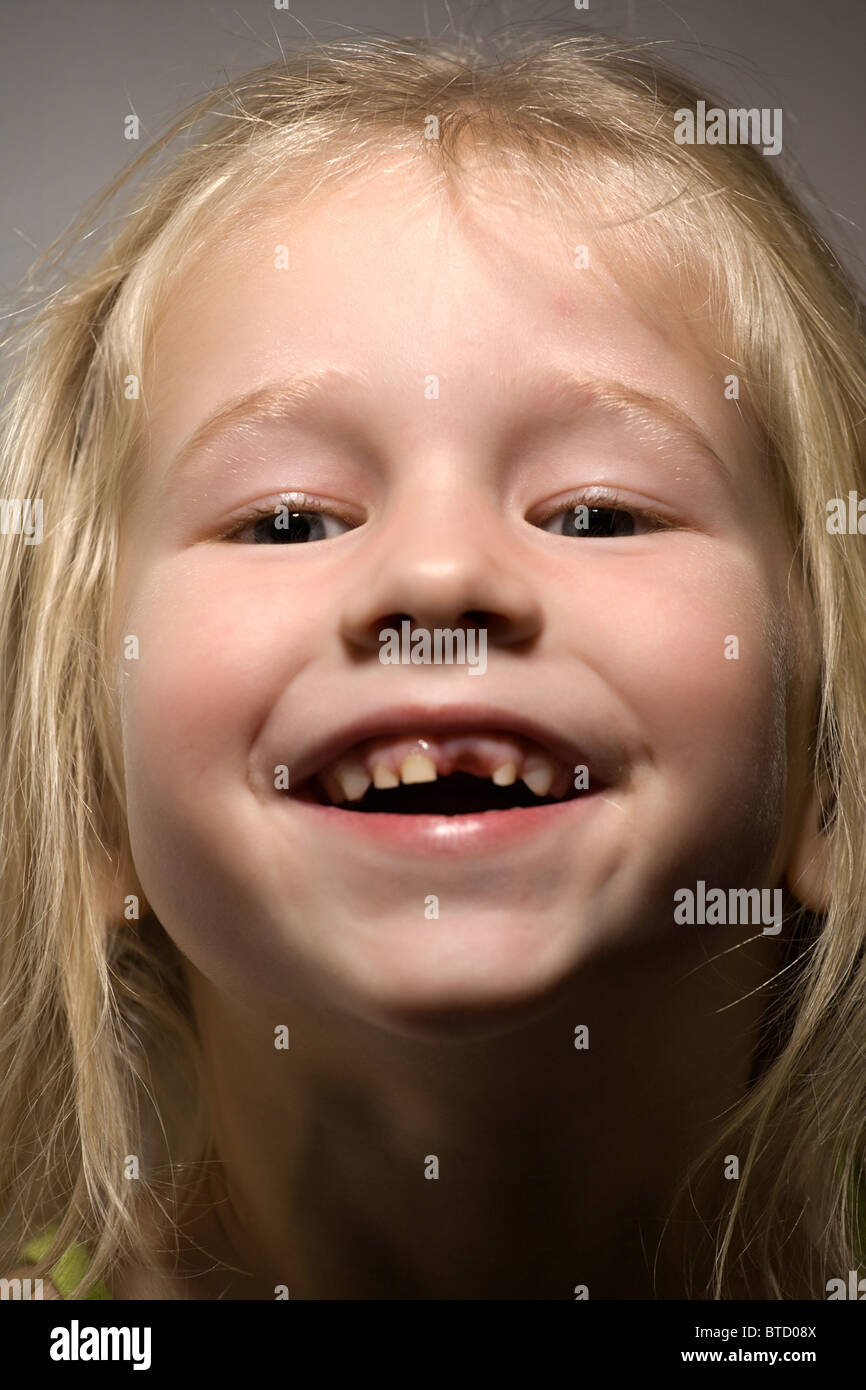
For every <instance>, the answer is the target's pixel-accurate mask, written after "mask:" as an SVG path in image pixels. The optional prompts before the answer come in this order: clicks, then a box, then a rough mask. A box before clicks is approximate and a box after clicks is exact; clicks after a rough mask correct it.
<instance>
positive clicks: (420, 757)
mask: <svg viewBox="0 0 866 1390" xmlns="http://www.w3.org/2000/svg"><path fill="white" fill-rule="evenodd" d="M452 772H468V773H470V774H472V775H473V776H476V777H488V778H490V780H491V781H493V782H494V783H495V785H496V786H499V787H508V786H511V785H512V784H513V783H514V782H516V781H517V779H518V777H519V778H521V780H522V781H523V782H524V783H525V784H526V786H527V787H529V789H530V791H531V792H533V794H534V795H535V796H537V797H539V798H541V797H546V796H556V797H563V796H565V795H566V793H567V792H568V790H569V789H570V787H571V775H570V772H569V770H568V769H566V768H562V767H560V766H559V765H558V764H557V762H556V761H555V760H554V759H553V758H552V757H551V756H550V754H549V753H547V752H546V751H545V750H543V749H541V748H540V747H539V746H538V745H537V744H534V743H533V742H532V741H531V740H529V739H522V738H521V739H519V738H517V737H516V736H513V735H494V734H490V735H483V736H475V737H473V736H470V735H454V736H451V737H446V738H443V739H437V740H435V741H434V740H432V739H430V738H425V737H421V736H416V737H409V738H402V739H401V738H390V739H371V740H368V742H367V743H366V744H364V745H362V746H360V747H359V748H357V749H355V750H353V751H352V752H351V753H349V754H344V755H343V756H342V757H340V758H338V759H336V761H335V762H333V763H331V764H330V765H329V766H328V767H327V768H324V769H323V770H322V771H321V772H320V773H319V774H318V778H319V782H320V784H321V785H322V787H323V788H324V790H325V791H326V793H327V795H328V796H329V797H330V799H331V800H332V801H334V802H340V801H360V800H361V799H362V798H363V796H364V795H365V793H366V792H367V790H368V789H369V788H370V786H373V787H376V788H377V789H378V790H383V791H384V790H388V789H390V788H393V787H398V786H401V785H403V786H413V785H417V784H419V783H422V782H435V781H438V779H439V777H447V776H450V774H451V773H452Z"/></svg>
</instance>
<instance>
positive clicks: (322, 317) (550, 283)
mask: <svg viewBox="0 0 866 1390" xmlns="http://www.w3.org/2000/svg"><path fill="white" fill-rule="evenodd" d="M500 190H501V194H502V196H497V194H498V193H499V191H500ZM566 221H567V219H566ZM580 235H581V237H582V238H583V240H582V241H580V242H578V241H577V239H576V238H574V239H570V238H569V237H568V236H567V227H564V226H563V225H562V224H561V223H558V222H557V221H556V220H555V219H554V218H552V217H550V216H548V215H546V214H545V213H544V212H543V210H540V209H539V207H538V205H537V201H536V203H533V202H532V201H531V198H530V195H529V191H528V190H526V189H525V188H523V187H522V185H521V184H520V182H519V181H517V180H515V179H508V180H502V181H501V183H500V184H499V185H498V186H497V185H496V184H495V183H493V182H492V181H491V180H490V178H489V176H488V178H487V180H486V185H485V197H484V199H483V200H482V199H480V198H471V199H464V198H455V197H454V196H453V195H452V194H451V193H449V192H444V191H443V190H442V189H441V187H437V186H435V185H434V182H433V180H432V179H431V178H430V176H429V174H428V173H426V172H425V171H423V170H420V171H419V170H417V169H414V168H399V169H396V170H395V169H393V168H389V167H388V166H387V164H386V165H385V166H384V167H382V168H379V169H375V170H374V171H372V172H368V173H366V174H365V175H363V176H361V177H356V178H353V179H351V180H349V181H348V182H347V183H344V184H341V185H340V186H338V187H332V188H326V189H323V190H320V191H319V192H317V193H316V194H315V195H314V196H313V197H311V198H306V199H305V198H303V197H299V196H297V194H293V193H292V192H290V191H286V192H285V194H284V196H280V195H279V193H278V192H275V191H274V190H271V191H270V193H269V195H268V197H267V200H266V201H265V200H262V201H261V203H260V204H258V205H256V206H252V207H251V208H250V209H249V210H248V212H247V214H246V215H245V216H244V217H243V219H242V220H239V223H238V226H237V228H236V230H234V231H231V230H227V231H225V233H220V232H218V231H217V230H216V229H214V230H213V232H212V233H211V234H210V235H209V236H206V237H205V239H204V243H203V245H202V246H201V248H200V249H199V251H198V252H197V254H196V256H195V258H194V259H192V258H190V259H188V260H187V261H186V262H185V264H184V266H183V269H182V271H181V272H180V273H179V274H178V275H177V276H176V277H175V278H174V280H173V282H172V283H171V286H170V291H169V292H167V293H165V294H164V296H163V298H162V301H161V308H160V310H159V312H158V313H157V316H156V320H155V330H154V332H153V336H152V340H151V359H150V360H151V367H150V371H149V373H148V376H147V383H146V385H147V389H146V393H145V394H146V410H147V418H148V427H149V437H150V444H151V456H152V458H153V459H155V460H157V461H161V460H167V459H168V458H169V457H170V456H171V455H172V454H173V453H176V451H177V449H178V447H179V446H180V445H182V444H183V442H184V441H185V440H186V439H187V438H188V437H189V436H190V435H191V434H192V433H193V432H194V431H195V429H196V428H197V426H199V425H200V423H201V422H202V421H203V420H204V419H205V418H207V417H208V416H209V415H210V414H212V413H213V412H214V411H215V410H216V409H217V408H218V407H219V406H220V405H222V404H224V403H226V402H229V401H231V400H233V399H236V398H237V397H239V396H240V395H243V394H245V393H248V392H250V391H253V390H255V389H256V388H258V387H261V386H263V385H265V384H267V383H268V382H270V381H276V380H278V379H285V378H288V377H290V376H291V375H292V374H294V373H297V372H299V371H302V370H303V369H305V368H306V367H308V366H309V364H311V363H314V364H316V365H317V366H321V367H327V366H335V367H337V368H338V369H340V368H346V369H353V368H358V369H360V370H361V372H362V373H363V375H364V376H365V377H366V378H371V379H372V381H373V388H372V390H371V392H370V393H368V398H367V405H368V407H369V409H370V410H379V411H380V412H387V411H390V412H392V415H393V420H394V423H395V425H396V423H397V422H398V421H403V422H405V420H406V418H407V411H411V409H412V403H413V402H417V400H418V397H419V382H421V383H422V384H423V383H424V382H426V381H427V380H429V378H431V377H436V378H438V379H439V383H440V386H444V385H445V384H447V391H448V397H447V399H448V404H449V415H450V418H451V419H452V420H453V421H454V424H455V427H456V426H457V424H458V423H459V422H460V420H461V410H462V411H463V417H462V418H463V419H464V421H465V422H466V423H467V424H468V422H469V420H470V418H471V417H473V416H474V417H475V418H476V419H477V420H480V419H481V418H482V412H481V411H480V407H481V406H482V405H483V406H484V407H485V411H484V412H483V418H484V419H485V420H487V419H489V420H493V419H494V418H495V414H496V412H497V410H500V409H505V408H506V406H507V404H508V403H509V402H511V403H515V402H519V399H520V393H521V390H522V388H523V385H524V383H528V382H530V381H531V380H532V378H533V376H534V375H536V374H537V373H538V372H539V371H540V370H542V369H543V368H544V366H545V364H551V363H557V364H560V365H570V366H573V367H574V369H575V371H576V372H577V373H578V374H583V375H595V376H604V377H612V376H613V377H617V378H621V379H624V380H626V381H627V382H628V384H630V385H631V386H634V387H635V388H636V389H639V390H645V391H647V392H649V393H650V394H655V395H659V396H662V397H665V398H667V399H669V400H671V401H673V402H675V403H677V404H678V405H680V406H681V407H682V408H683V409H685V410H686V411H687V412H688V413H689V414H690V415H691V416H692V417H693V418H694V419H695V420H696V422H697V423H698V425H699V426H700V427H701V428H702V429H704V430H705V431H706V432H713V431H715V432H716V433H717V434H720V435H721V436H722V437H723V438H724V440H725V441H726V442H727V443H728V445H730V446H731V447H735V448H742V447H744V446H745V445H746V443H747V442H748V443H751V444H754V440H755V431H754V426H753V422H751V421H750V420H749V419H748V417H747V416H745V415H744V413H743V411H742V410H741V409H740V408H739V406H738V407H736V408H733V407H732V405H731V402H730V400H728V399H726V398H725V395H724V390H723V383H724V370H723V363H722V359H721V357H720V355H719V353H718V349H717V347H716V344H715V341H714V329H713V325H712V324H711V323H710V322H709V320H708V319H707V317H706V313H705V310H703V309H702V308H699V307H698V306H699V305H700V303H701V300H700V295H699V294H698V295H697V296H696V297H695V298H694V299H693V300H692V302H686V301H685V300H684V299H683V298H682V295H681V293H680V292H679V288H678V287H675V286H674V285H673V284H672V283H671V281H670V279H669V278H667V277H665V276H664V275H663V273H662V271H661V269H660V268H658V269H656V268H654V267H653V265H652V264H651V263H649V264H648V265H647V266H646V268H645V271H644V273H642V274H639V275H637V276H635V275H634V274H633V273H632V272H631V271H629V269H628V267H627V266H626V264H625V263H624V262H623V261H622V260H621V259H618V258H617V256H616V254H615V246H614V243H613V240H612V238H611V236H610V235H609V234H607V233H599V234H596V235H592V234H589V233H587V232H586V231H584V230H582V231H581V232H580ZM581 248H583V249H581Z"/></svg>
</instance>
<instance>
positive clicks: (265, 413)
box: [166, 367, 730, 479]
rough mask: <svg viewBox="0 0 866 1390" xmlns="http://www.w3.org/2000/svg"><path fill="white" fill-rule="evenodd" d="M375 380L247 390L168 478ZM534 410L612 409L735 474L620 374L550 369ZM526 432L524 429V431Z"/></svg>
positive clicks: (676, 417) (658, 400)
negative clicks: (231, 441)
mask: <svg viewBox="0 0 866 1390" xmlns="http://www.w3.org/2000/svg"><path fill="white" fill-rule="evenodd" d="M372 386H373V384H372V382H371V380H370V379H369V377H368V376H367V375H366V374H365V373H361V372H355V371H351V372H350V371H345V370H344V369H342V368H337V367H315V368H311V369H309V370H307V371H304V372H299V373H298V374H297V375H295V376H292V377H289V378H286V379H283V380H279V381H274V382H267V383H265V385H263V386H260V387H257V388H255V389H254V390H252V391H247V392H244V393H243V394H242V395H240V396H237V397H234V398H233V399H231V400H229V401H226V402H224V404H223V405H221V406H220V407H219V408H218V409H217V410H216V411H214V413H213V414H212V415H209V416H208V417H207V418H206V419H205V420H204V421H202V423H201V424H199V425H198V426H197V427H196V428H195V430H193V432H192V434H191V435H189V436H188V437H187V439H186V440H185V441H184V443H183V444H182V445H181V447H180V449H179V450H178V452H177V454H176V455H175V457H174V459H173V460H172V462H171V464H170V465H169V469H168V473H167V475H166V476H167V478H169V477H173V476H175V475H177V474H178V473H180V472H182V471H183V469H184V468H185V467H186V466H187V465H188V464H189V463H190V461H191V460H192V458H193V457H194V456H195V455H197V454H199V453H201V452H203V451H204V450H205V449H207V448H208V447H209V446H212V445H213V444H215V443H216V442H218V441H219V440H222V439H226V438H229V437H231V436H232V435H235V434H238V433H240V432H241V431H243V430H244V429H245V428H246V427H254V426H256V425H258V424H262V423H264V422H265V421H269V420H273V421H283V422H289V421H290V420H292V419H296V418H299V417H301V416H303V415H304V414H307V413H311V412H314V411H320V410H321V409H322V408H324V407H325V406H327V405H328V404H330V405H331V406H332V407H333V405H334V404H335V399H336V398H337V397H338V396H339V395H341V394H348V393H350V392H352V391H355V392H357V391H363V392H364V394H365V395H366V396H367V397H368V398H369V395H370V392H371V391H372ZM528 395H529V396H530V397H531V401H532V410H533V413H537V412H539V411H543V410H545V409H550V410H555V411H557V413H559V412H562V413H563V414H564V416H565V417H571V416H573V415H580V414H582V413H584V412H585V411H588V410H592V409H595V410H599V409H601V410H607V411H609V412H610V413H611V414H615V415H618V416H621V417H623V418H624V419H625V420H626V421H627V422H628V423H632V424H636V425H643V426H644V427H647V426H649V427H650V428H655V429H657V430H658V429H660V430H661V432H662V433H663V435H664V436H666V437H668V438H670V437H671V436H678V437H679V438H681V439H684V440H685V442H686V443H687V444H688V445H689V446H690V447H692V448H696V449H699V450H701V451H702V452H703V453H705V454H708V455H709V456H710V458H711V459H712V461H713V462H714V463H715V464H716V466H717V467H718V468H719V469H721V471H722V472H723V474H724V475H725V476H726V477H728V478H729V479H730V471H729V469H728V466H727V464H726V463H725V461H724V460H723V459H722V458H721V456H720V455H719V454H718V453H717V451H716V450H715V449H714V448H713V446H712V444H711V443H710V440H709V438H708V437H707V435H706V434H705V433H704V431H703V430H702V429H701V428H700V426H699V425H698V423H697V421H696V420H694V419H693V418H692V416H691V415H689V414H687V412H686V411H684V410H682V409H681V408H680V407H679V406H678V405H676V404H675V402H673V401H669V400H667V399H666V398H665V397H663V396H656V395H653V394H651V393H649V392H645V391H641V390H639V389H638V388H637V387H634V386H629V385H628V384H627V383H625V382H622V381H618V380H615V379H614V378H581V377H579V376H577V375H576V374H575V373H574V372H572V371H569V370H568V369H567V368H562V367H556V368H552V369H548V370H547V371H546V372H544V373H542V374H541V375H537V376H535V377H533V378H532V379H531V381H530V383H529V392H528ZM521 432H522V431H521Z"/></svg>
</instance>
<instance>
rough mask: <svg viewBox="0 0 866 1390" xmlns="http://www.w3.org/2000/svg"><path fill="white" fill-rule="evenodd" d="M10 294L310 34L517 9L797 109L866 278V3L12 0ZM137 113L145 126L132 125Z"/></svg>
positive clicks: (797, 155) (738, 99) (5, 163)
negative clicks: (242, 83) (246, 79)
mask: <svg viewBox="0 0 866 1390" xmlns="http://www.w3.org/2000/svg"><path fill="white" fill-rule="evenodd" d="M0 16H2V20H0V23H2V40H3V41H2V46H0V47H2V57H0V74H2V81H0V122H2V125H0V129H2V134H3V139H2V142H0V173H2V184H0V186H2V189H3V200H2V215H0V299H2V302H3V305H4V308H8V306H9V304H10V302H11V301H13V300H14V299H15V297H16V294H17V292H18V290H19V288H20V285H19V282H20V279H21V277H22V276H23V275H24V274H25V272H26V270H27V268H28V266H29V265H30V264H31V262H32V261H33V260H34V259H35V257H36V255H37V254H38V252H39V251H41V250H43V249H44V248H45V247H46V246H47V245H48V244H49V243H50V242H51V241H53V239H54V238H55V237H56V236H58V235H59V234H60V233H61V232H62V231H63V230H64V228H65V227H66V226H67V225H68V223H69V222H70V221H71V220H72V218H73V217H74V215H75V213H76V212H77V211H79V210H80V208H81V206H82V205H83V203H84V202H85V201H86V200H87V199H88V198H89V197H90V196H91V195H92V194H94V193H95V192H97V190H98V189H99V188H100V187H101V186H102V185H103V184H104V183H105V182H106V181H107V180H108V179H109V178H110V177H111V176H112V175H114V174H115V173H117V172H118V171H119V170H120V169H122V168H124V167H125V166H126V165H128V164H129V163H131V162H132V160H133V159H134V158H135V156H136V155H137V154H138V153H139V152H140V151H141V150H142V149H143V148H144V146H145V144H146V143H148V142H149V140H150V138H152V137H153V136H154V135H156V134H157V133H158V132H159V131H160V130H161V129H162V127H163V126H164V125H165V123H166V122H167V121H168V120H169V118H171V117H172V116H173V115H175V114H176V113H177V112H178V111H179V110H180V109H181V107H183V106H184V105H185V104H186V103H187V102H188V101H190V100H192V99H193V98H195V97H197V96H200V95H203V94H204V93H205V92H206V91H208V90H209V89H211V88H213V87H214V86H218V85H219V84H220V83H222V82H223V81H224V80H225V79H226V77H230V76H238V75H239V74H240V73H242V72H243V71H245V70H246V69H248V68H252V67H256V66H259V65H261V64H262V63H265V62H268V61H270V59H271V58H273V57H277V56H279V42H280V41H282V43H283V44H284V45H285V46H287V47H288V46H292V47H294V46H296V45H297V43H298V42H299V41H301V40H303V38H304V36H305V34H313V35H315V36H316V37H317V38H337V37H342V36H348V35H350V34H351V33H352V32H356V33H357V32H358V31H360V32H362V33H388V34H397V35H400V34H413V33H422V34H423V33H427V34H430V35H434V36H448V35H454V34H455V32H457V31H459V30H467V29H468V30H470V31H472V32H474V33H476V34H481V35H484V34H490V33H491V32H493V31H495V30H496V29H497V28H498V27H501V25H502V24H503V23H505V22H508V21H516V22H517V23H519V24H526V25H529V26H533V27H534V26H536V25H538V24H539V23H540V24H541V26H542V31H543V32H544V31H546V30H548V29H549V28H551V27H553V28H561V26H562V25H566V26H568V28H573V29H574V30H575V31H577V32H583V31H587V30H600V31H603V32H611V33H615V34H624V35H629V36H632V37H635V38H648V39H652V40H661V41H663V42H662V45H661V47H660V50H659V51H660V53H661V54H662V56H664V57H665V58H666V59H667V60H668V61H669V62H671V63H672V64H674V65H676V66H679V67H680V68H681V69H684V70H685V71H687V72H690V73H692V74H693V75H694V76H696V77H698V78H699V79H701V80H703V81H704V82H706V83H708V84H709V85H710V86H711V89H713V90H716V91H718V92H719V93H720V94H721V96H722V97H723V98H724V99H725V102H726V104H727V103H728V102H729V101H730V104H732V105H735V106H741V105H746V106H753V105H754V106H769V107H777V106H780V107H782V108H783V111H784V118H783V135H784V152H783V153H782V154H781V155H780V156H778V159H779V161H780V167H781V168H782V169H783V171H787V172H788V174H789V177H791V178H792V181H793V183H794V187H795V188H796V190H797V192H798V193H799V194H800V196H801V198H803V199H804V201H805V202H806V205H807V207H809V208H810V210H811V211H812V212H813V213H814V215H815V216H816V217H817V219H818V221H819V224H820V226H821V228H822V230H823V232H824V234H825V236H826V238H827V240H828V241H829V242H830V244H831V246H832V247H833V249H834V250H835V251H836V252H837V254H838V255H839V256H840V257H841V259H842V260H843V262H844V263H845V264H846V265H847V266H848V268H849V270H850V271H851V272H852V273H853V274H854V276H855V277H856V278H857V279H858V281H859V282H860V284H861V285H863V286H866V243H864V234H863V229H864V225H866V190H864V178H863V171H864V161H863V155H862V142H863V132H864V130H866V82H864V77H863V65H864V53H866V43H864V39H866V3H864V0H673V3H666V2H665V0H589V9H588V10H575V8H574V4H573V0H548V3H544V2H543V0H542V3H538V0H291V10H290V11H285V10H275V9H274V7H273V0H233V2H232V0H63V2H62V3H45V0H0ZM130 111H134V112H135V113H136V114H137V115H138V116H139V118H140V121H141V139H140V140H139V141H137V142H129V141H126V140H124V138H123V120H124V117H125V116H126V115H127V114H128V113H129V112H130Z"/></svg>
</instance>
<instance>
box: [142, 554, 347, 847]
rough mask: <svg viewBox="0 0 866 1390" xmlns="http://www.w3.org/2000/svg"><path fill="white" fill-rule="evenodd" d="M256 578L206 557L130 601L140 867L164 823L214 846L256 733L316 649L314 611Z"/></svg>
mask: <svg viewBox="0 0 866 1390" xmlns="http://www.w3.org/2000/svg"><path fill="white" fill-rule="evenodd" d="M260 574H261V570H260V571H259V572H258V574H256V573H253V572H251V570H250V566H249V562H248V561H247V563H246V564H245V565H244V564H243V563H242V562H241V563H238V562H235V563H234V564H230V563H225V562H224V561H223V562H222V563H219V564H218V563H217V561H216V560H213V561H210V562H209V557H207V556H205V557H204V558H203V559H201V560H199V561H198V562H197V563H196V564H192V563H191V562H190V561H189V560H186V561H184V563H183V564H180V563H166V564H165V565H164V566H162V567H159V566H157V567H154V569H153V570H152V571H151V572H150V574H149V575H148V576H147V579H146V580H145V581H144V582H142V583H141V584H140V585H139V586H138V587H137V589H136V591H135V594H134V597H133V600H132V602H131V604H130V607H129V609H128V615H127V618H126V634H127V640H128V637H129V636H133V637H135V638H136V639H137V642H138V653H139V654H138V658H137V659H127V660H125V662H124V664H123V665H124V670H123V686H122V690H123V699H122V730H123V750H124V765H125V772H126V784H127V804H128V809H129V821H130V837H131V840H132V847H133V853H134V854H135V857H136V862H137V863H138V861H139V858H140V856H143V854H144V852H145V847H146V842H147V840H148V839H149V838H151V839H156V838H158V837H161V836H162V835H164V826H165V825H166V824H167V823H168V820H169V819H171V821H172V823H173V825H174V827H175V830H178V829H182V831H183V833H184V835H188V836H189V837H190V839H194V838H195V837H196V836H200V837H201V840H202V844H204V843H205V841H206V839H207V837H208V836H211V837H213V838H214V841H217V840H219V836H220V825H219V821H220V819H221V817H220V814H219V808H220V807H223V808H224V807H225V805H226V798H227V797H234V799H235V802H236V801H237V795H238V790H239V788H240V789H241V790H243V789H244V788H245V787H246V778H247V775H248V768H249V756H250V749H251V747H252V746H253V744H254V742H255V738H256V734H257V731H258V729H259V728H260V727H261V725H262V723H263V721H264V720H265V719H266V718H267V716H268V713H269V711H270V709H271V708H272V706H273V704H274V702H275V700H276V699H277V698H278V697H279V694H280V692H281V691H282V690H284V689H285V688H286V686H287V685H288V684H289V683H290V682H291V681H292V679H293V677H294V675H295V674H296V672H297V670H298V669H299V667H301V666H302V665H303V664H304V663H305V662H306V661H307V660H308V659H309V653H310V652H311V650H312V649H313V644H314V643H315V641H316V640H317V639H316V633H317V632H318V633H319V637H318V640H319V641H321V635H320V634H321V624H320V622H319V621H318V620H317V616H316V613H315V611H312V612H311V611H309V605H307V604H306V603H305V604H304V605H303V610H304V611H303V612H298V611H297V610H298V608H299V607H301V606H300V605H293V603H292V601H291V596H290V594H289V595H288V596H287V586H286V583H285V579H283V582H282V584H281V585H280V587H279V589H278V588H277V586H276V585H275V583H273V582H271V583H270V585H269V584H268V582H267V580H265V581H264V582H257V580H258V577H259V575H260ZM290 663H291V664H290Z"/></svg>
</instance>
